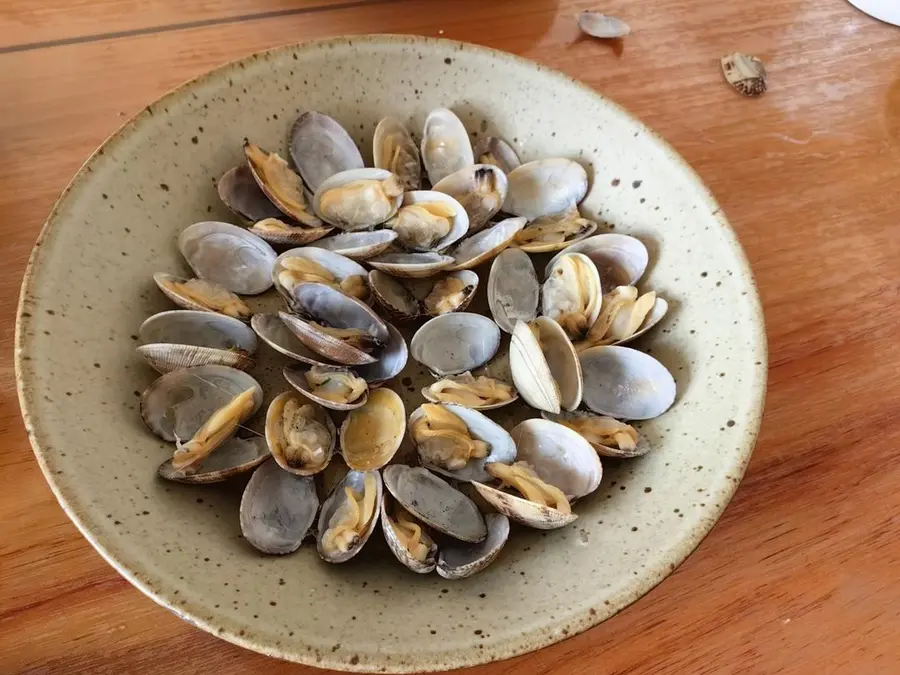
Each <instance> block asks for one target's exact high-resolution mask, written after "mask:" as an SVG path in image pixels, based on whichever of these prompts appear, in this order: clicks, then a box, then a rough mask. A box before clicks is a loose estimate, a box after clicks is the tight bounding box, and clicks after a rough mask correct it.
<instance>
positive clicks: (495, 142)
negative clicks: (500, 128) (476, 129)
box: [473, 136, 522, 174]
mask: <svg viewBox="0 0 900 675" xmlns="http://www.w3.org/2000/svg"><path fill="white" fill-rule="evenodd" d="M473 151H474V153H475V161H476V162H478V163H480V164H491V165H493V166H496V167H497V168H498V169H500V170H501V171H502V172H503V173H507V174H508V173H509V172H510V171H512V170H513V169H515V168H517V167H519V166H521V165H522V162H521V161H519V156H518V155H517V154H516V151H515V150H513V148H512V146H511V145H510V144H509V143H507V142H506V141H504V140H503V139H502V138H497V137H496V136H482V138H481V140H480V141H478V142H477V143H476V144H475V147H474V148H473Z"/></svg>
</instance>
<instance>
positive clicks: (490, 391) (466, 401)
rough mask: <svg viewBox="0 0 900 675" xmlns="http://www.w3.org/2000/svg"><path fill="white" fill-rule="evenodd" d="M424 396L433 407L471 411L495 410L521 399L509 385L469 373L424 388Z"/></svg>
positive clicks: (485, 376)
mask: <svg viewBox="0 0 900 675" xmlns="http://www.w3.org/2000/svg"><path fill="white" fill-rule="evenodd" d="M422 396H423V397H425V398H426V399H428V400H429V401H431V402H432V403H455V404H456V405H461V406H464V407H466V408H472V410H493V409H495V408H500V407H502V406H505V405H507V404H509V403H512V402H513V401H515V400H516V399H517V398H518V397H519V396H518V394H516V390H515V389H514V388H513V387H512V386H511V385H509V384H507V383H506V382H503V381H501V380H498V379H496V378H493V377H489V376H487V375H479V376H478V377H475V376H473V375H472V373H470V372H469V371H466V372H464V373H462V374H460V375H448V376H446V377H443V378H441V379H440V380H438V381H437V382H435V383H434V384H431V385H429V386H427V387H423V388H422Z"/></svg>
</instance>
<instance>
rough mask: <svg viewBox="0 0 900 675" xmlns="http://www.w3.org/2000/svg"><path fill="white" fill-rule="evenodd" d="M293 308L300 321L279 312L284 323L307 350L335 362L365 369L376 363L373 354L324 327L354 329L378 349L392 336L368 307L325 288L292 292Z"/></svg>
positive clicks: (311, 286) (311, 285)
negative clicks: (367, 337) (336, 335)
mask: <svg viewBox="0 0 900 675" xmlns="http://www.w3.org/2000/svg"><path fill="white" fill-rule="evenodd" d="M291 298H292V300H293V303H292V304H293V306H294V308H295V309H296V311H297V312H299V313H300V315H301V316H303V317H305V318H302V319H301V318H300V317H298V316H294V315H292V314H287V313H286V312H280V313H279V316H280V317H281V320H282V321H283V322H284V323H285V325H287V327H288V328H289V329H290V330H291V332H292V333H294V335H296V336H297V338H298V339H299V340H300V341H301V342H302V343H303V344H304V345H306V346H307V347H309V348H310V349H312V350H313V351H314V352H316V353H317V354H321V355H322V356H325V357H326V358H328V359H331V360H332V361H335V362H337V363H343V364H346V365H362V364H365V363H374V362H375V361H376V360H377V357H376V356H373V355H372V353H369V352H367V351H364V350H363V349H361V348H358V347H357V346H354V345H351V344H349V343H348V342H346V341H344V340H341V339H339V338H338V337H334V336H333V335H330V334H329V333H328V332H327V331H326V330H324V329H323V326H325V327H332V328H336V329H355V330H358V331H361V332H362V334H364V335H367V336H369V337H370V338H371V341H372V342H373V344H374V345H376V349H378V350H379V351H380V349H381V348H383V347H384V345H385V344H387V341H388V338H389V335H388V330H387V326H386V325H385V323H384V321H382V319H381V318H380V317H379V316H378V315H377V314H375V312H373V311H372V310H371V309H370V308H369V307H368V306H367V305H365V304H363V303H362V302H360V301H359V300H356V299H354V298H351V297H349V296H346V295H344V294H343V293H341V292H340V291H338V290H335V289H334V288H331V287H330V286H325V285H324V284H317V283H306V284H301V285H299V286H297V287H295V288H294V289H293V291H292V292H291Z"/></svg>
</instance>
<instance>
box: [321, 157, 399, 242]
mask: <svg viewBox="0 0 900 675" xmlns="http://www.w3.org/2000/svg"><path fill="white" fill-rule="evenodd" d="M402 196H403V186H402V185H401V184H400V181H399V180H398V178H397V177H396V176H395V175H394V174H392V173H391V172H389V171H384V170H382V169H356V170H353V171H345V172H343V173H339V174H336V175H334V176H332V177H331V178H329V179H328V180H326V181H325V182H324V183H322V185H321V186H320V187H319V189H318V190H317V191H316V194H315V197H314V199H313V204H314V206H315V210H316V213H317V214H318V215H319V217H320V218H322V220H324V221H325V222H326V223H328V224H329V225H333V226H334V227H337V228H339V229H341V230H344V231H347V232H353V231H355V230H367V229H369V228H372V227H374V226H375V225H380V224H381V223H383V222H385V221H386V220H388V219H389V218H390V217H391V216H393V215H394V214H395V213H396V212H397V210H398V209H399V208H400V202H401V197H402Z"/></svg>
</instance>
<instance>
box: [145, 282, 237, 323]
mask: <svg viewBox="0 0 900 675" xmlns="http://www.w3.org/2000/svg"><path fill="white" fill-rule="evenodd" d="M153 281H154V282H155V283H156V285H157V286H158V287H159V290H161V291H162V292H163V293H165V295H166V297H168V298H169V300H171V301H172V302H174V303H175V304H176V305H178V306H179V307H183V308H184V309H193V310H197V311H201V312H218V313H219V314H224V315H225V316H230V317H232V318H234V319H240V320H241V321H248V320H249V319H250V315H251V314H252V312H251V311H250V308H249V307H247V304H246V303H245V302H244V301H243V300H241V298H240V297H239V296H237V295H236V294H234V293H232V292H231V291H229V290H228V289H227V288H223V287H222V286H220V285H219V284H216V283H213V282H212V281H205V280H203V279H183V278H181V277H176V276H174V275H172V274H164V273H162V272H158V273H157V274H154V275H153Z"/></svg>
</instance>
